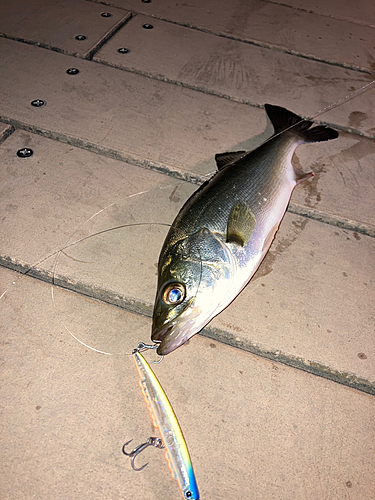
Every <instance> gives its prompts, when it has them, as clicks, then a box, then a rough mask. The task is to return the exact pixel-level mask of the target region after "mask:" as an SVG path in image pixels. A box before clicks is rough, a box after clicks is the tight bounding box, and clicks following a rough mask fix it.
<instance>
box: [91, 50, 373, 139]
mask: <svg viewBox="0 0 375 500" xmlns="http://www.w3.org/2000/svg"><path fill="white" fill-rule="evenodd" d="M93 62H95V63H97V64H99V65H103V66H109V67H110V68H115V69H118V70H120V71H126V72H128V73H133V74H135V75H139V76H143V77H145V78H150V79H151V80H157V81H160V82H163V83H169V84H171V85H176V86H177V87H182V88H186V89H189V90H194V91H196V92H201V93H203V94H207V95H212V96H215V97H219V98H221V99H227V100H228V101H232V102H237V103H239V104H245V105H246V106H251V107H253V108H259V109H264V104H259V103H257V102H253V101H250V100H248V99H241V98H240V97H235V96H231V95H229V94H224V93H222V92H218V91H216V90H213V89H208V88H205V87H200V86H198V85H193V84H190V83H186V82H181V81H178V80H173V79H171V78H168V77H166V76H163V75H157V74H153V73H149V72H147V71H142V70H137V69H135V68H124V67H122V66H120V65H118V64H116V63H111V62H109V61H105V60H104V59H103V60H102V59H100V60H94V61H93ZM374 81H375V80H372V81H371V82H369V83H368V85H370V84H371V83H373V82H374ZM366 85H367V84H366ZM358 92H359V94H360V93H361V90H360V89H359V90H358ZM351 99H355V96H353V97H351V98H350V99H348V100H343V102H340V103H339V104H338V105H337V106H334V107H333V108H332V109H335V108H336V107H339V106H341V105H342V104H344V103H345V102H347V101H349V100H351ZM326 111H327V112H329V111H331V108H330V107H328V108H327V109H326V110H325V111H324V113H325V112H326ZM322 114H323V112H322V113H321V112H319V115H318V116H320V115H322ZM314 116H315V115H313V117H314ZM313 117H310V116H301V118H304V119H305V120H312V121H313V122H314V123H316V124H317V125H324V126H326V127H332V128H335V129H336V130H340V131H341V132H346V133H348V134H352V135H359V136H360V137H365V138H366V139H375V134H369V133H367V132H361V131H359V130H356V129H354V128H353V127H345V126H343V125H339V124H337V123H330V122H326V121H322V120H317V119H315V118H313Z"/></svg>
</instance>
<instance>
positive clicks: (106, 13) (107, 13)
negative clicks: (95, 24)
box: [100, 12, 113, 17]
mask: <svg viewBox="0 0 375 500" xmlns="http://www.w3.org/2000/svg"><path fill="white" fill-rule="evenodd" d="M100 15H101V16H102V17H112V15H113V14H111V13H110V12H102V13H101V14H100Z"/></svg>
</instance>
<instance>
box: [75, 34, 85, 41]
mask: <svg viewBox="0 0 375 500" xmlns="http://www.w3.org/2000/svg"><path fill="white" fill-rule="evenodd" d="M86 38H87V36H85V35H77V36H76V40H79V41H80V42H82V41H83V40H86Z"/></svg>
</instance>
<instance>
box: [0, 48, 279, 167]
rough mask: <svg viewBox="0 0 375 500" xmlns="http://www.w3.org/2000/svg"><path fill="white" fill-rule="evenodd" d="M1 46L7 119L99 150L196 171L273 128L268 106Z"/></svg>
mask: <svg viewBox="0 0 375 500" xmlns="http://www.w3.org/2000/svg"><path fill="white" fill-rule="evenodd" d="M0 53H1V54H2V55H1V57H2V58H3V71H2V72H1V78H0V82H1V86H2V89H3V93H4V95H5V97H6V99H5V100H4V105H3V107H2V110H1V116H0V119H2V118H3V121H6V122H8V123H14V124H16V125H17V126H21V127H22V128H28V129H31V131H33V130H37V131H38V132H41V133H43V134H45V135H48V136H50V137H53V138H54V137H58V138H59V140H62V141H65V142H69V143H70V144H73V145H77V144H78V145H83V146H84V147H86V148H87V149H91V150H94V151H95V152H104V153H106V154H108V155H113V156H115V157H117V158H122V159H125V160H131V162H132V163H136V164H139V165H142V166H152V167H154V168H159V169H161V170H165V169H166V168H168V169H169V170H170V171H176V172H180V173H181V176H186V177H190V174H189V172H190V173H191V172H193V174H198V175H201V174H202V173H204V174H206V173H208V172H212V171H213V164H212V158H213V156H214V154H215V153H217V152H218V151H223V149H224V150H230V149H234V150H239V149H243V148H244V146H246V147H248V146H249V147H251V146H252V145H254V143H256V142H259V140H262V137H264V138H265V137H266V136H267V135H269V133H266V134H265V133H264V129H265V126H266V122H265V116H264V111H263V110H261V109H257V108H252V107H248V106H244V105H241V104H238V103H233V102H230V101H228V100H226V99H220V100H218V98H217V97H214V96H211V95H205V94H203V93H197V92H195V91H193V90H189V89H184V88H181V87H178V86H176V85H171V84H166V83H163V82H159V81H155V80H151V79H149V78H145V77H141V76H138V75H134V74H131V73H127V72H124V71H121V70H118V69H114V68H108V67H107V66H102V65H99V64H93V63H92V62H90V61H84V60H80V61H78V60H77V59H74V64H75V65H77V66H78V69H79V70H80V71H81V73H80V74H78V75H74V76H71V75H68V74H66V70H67V68H69V67H71V66H72V58H71V57H69V56H66V55H63V54H57V53H55V52H52V51H44V50H40V49H38V48H36V47H31V46H29V45H26V44H21V43H18V42H15V41H11V40H5V39H1V40H0ZM78 62H79V64H78ZM34 99H43V100H45V101H46V102H47V105H46V106H45V107H39V108H34V107H33V106H31V104H30V103H31V101H33V100H34ZM257 134H259V136H260V137H257V138H256V139H255V140H254V137H255V136H257Z"/></svg>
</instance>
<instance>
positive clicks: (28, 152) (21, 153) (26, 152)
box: [17, 148, 34, 158]
mask: <svg viewBox="0 0 375 500" xmlns="http://www.w3.org/2000/svg"><path fill="white" fill-rule="evenodd" d="M33 154H34V151H33V150H32V149H30V148H22V149H19V150H18V151H17V156H18V157H19V158H30V156H33Z"/></svg>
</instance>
